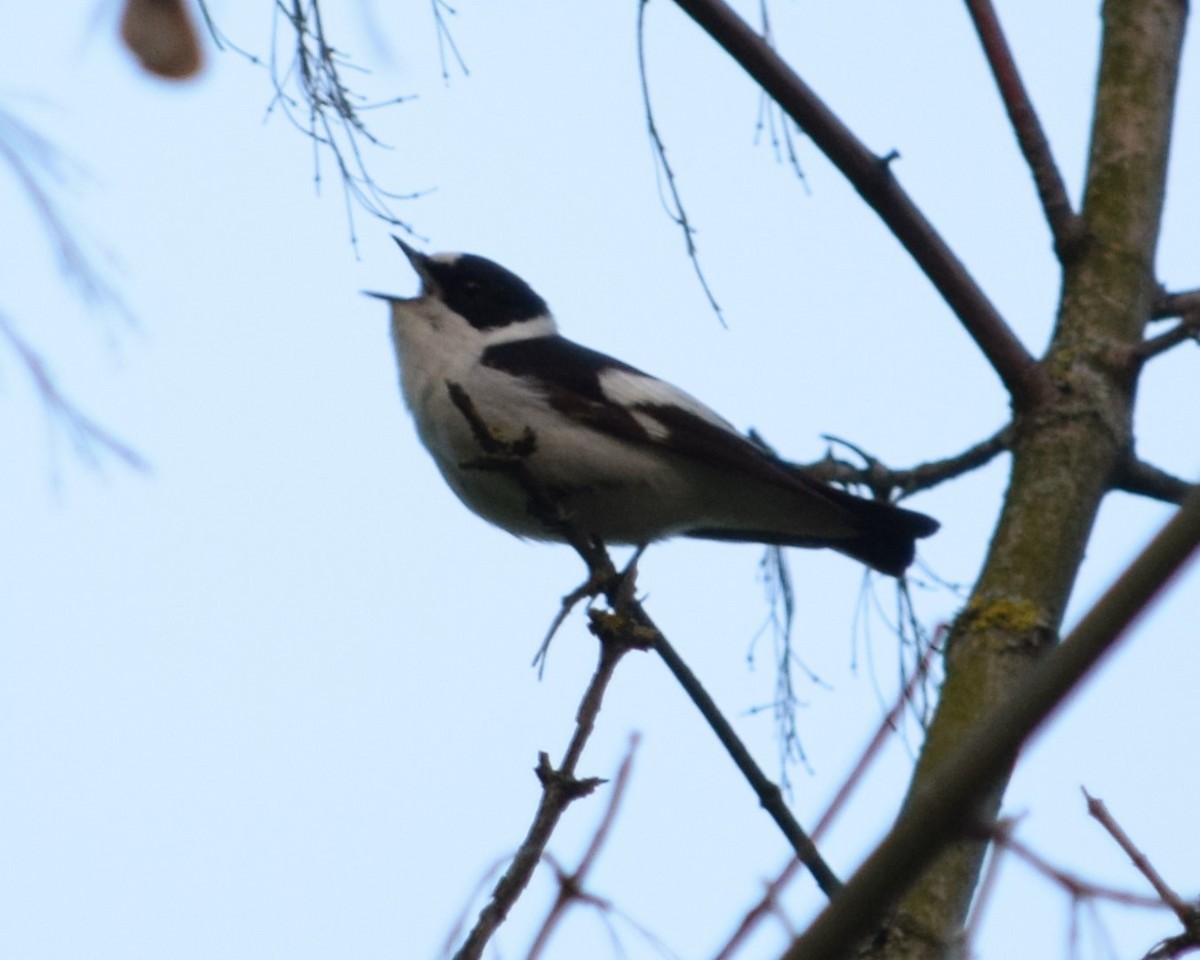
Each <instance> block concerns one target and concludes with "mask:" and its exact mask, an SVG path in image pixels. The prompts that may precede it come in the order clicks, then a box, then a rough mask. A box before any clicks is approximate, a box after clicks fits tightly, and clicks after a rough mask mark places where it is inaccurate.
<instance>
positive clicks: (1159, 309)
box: [1150, 289, 1200, 320]
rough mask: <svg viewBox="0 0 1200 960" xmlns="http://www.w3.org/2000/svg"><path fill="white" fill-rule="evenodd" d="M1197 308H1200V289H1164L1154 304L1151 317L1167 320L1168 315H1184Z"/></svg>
mask: <svg viewBox="0 0 1200 960" xmlns="http://www.w3.org/2000/svg"><path fill="white" fill-rule="evenodd" d="M1196 310H1200V289H1196V290H1183V291H1180V292H1179V293H1167V292H1165V291H1164V292H1163V294H1162V296H1160V297H1159V298H1158V302H1157V303H1156V304H1155V305H1154V311H1153V312H1152V313H1151V314H1150V319H1152V320H1166V319H1167V318H1168V317H1182V316H1183V315H1184V314H1187V313H1191V312H1193V311H1196Z"/></svg>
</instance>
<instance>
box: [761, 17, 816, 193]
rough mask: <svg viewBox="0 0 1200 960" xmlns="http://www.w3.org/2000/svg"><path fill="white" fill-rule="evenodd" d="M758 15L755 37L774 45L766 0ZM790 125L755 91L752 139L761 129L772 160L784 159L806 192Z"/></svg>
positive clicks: (782, 113) (804, 180)
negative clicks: (757, 98) (756, 103)
mask: <svg viewBox="0 0 1200 960" xmlns="http://www.w3.org/2000/svg"><path fill="white" fill-rule="evenodd" d="M758 16H759V20H760V21H761V23H762V29H761V30H760V31H759V36H761V37H762V38H763V41H764V42H765V43H768V44H770V45H771V46H772V47H774V46H775V35H774V32H773V31H772V30H771V14H770V10H769V7H768V4H767V0H759V4H758ZM793 127H794V124H793V123H792V122H791V121H790V120H789V119H788V117H787V115H786V114H785V113H784V112H783V110H782V108H781V107H780V106H779V104H777V103H776V102H775V101H774V100H772V99H771V98H770V97H769V96H767V93H766V91H765V90H760V91H759V102H758V121H757V123H756V124H755V127H754V142H755V143H758V141H759V139H760V138H761V137H762V134H763V131H764V130H765V131H766V132H767V135H768V136H769V137H770V142H771V150H772V152H773V153H774V154H775V159H776V161H779V162H784V161H786V163H787V165H788V166H789V167H791V168H792V172H793V173H794V174H795V175H796V179H797V180H799V181H800V184H801V186H803V187H804V190H805V192H806V193H807V192H808V178H807V177H805V176H804V170H803V169H802V168H801V166H800V155H799V153H797V151H796V138H795V136H794V134H793V133H792V130H793Z"/></svg>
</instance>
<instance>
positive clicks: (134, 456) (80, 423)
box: [0, 313, 149, 470]
mask: <svg viewBox="0 0 1200 960" xmlns="http://www.w3.org/2000/svg"><path fill="white" fill-rule="evenodd" d="M0 336H3V338H4V339H5V340H7V341H8V343H9V346H10V347H12V349H13V352H14V353H16V355H17V356H18V357H19V358H20V359H21V363H22V364H23V365H24V367H25V370H26V372H27V373H28V374H29V377H30V379H31V380H32V381H33V384H34V387H35V389H36V390H37V394H38V396H39V397H40V398H41V401H42V406H43V407H45V409H46V414H47V416H48V417H49V420H50V423H51V425H52V426H59V427H61V428H62V429H63V430H64V431H65V433H66V435H67V438H68V439H69V440H70V442H71V446H72V447H74V448H75V452H76V454H78V456H79V457H80V459H82V460H83V461H84V462H85V463H87V464H88V466H90V467H93V468H95V467H99V466H100V455H101V454H103V453H107V454H110V455H111V456H114V457H116V458H117V459H118V460H120V461H122V462H123V463H124V464H125V465H126V466H127V467H132V468H133V469H134V470H148V469H149V465H148V464H147V463H146V461H145V460H143V459H142V457H141V456H140V455H139V454H138V452H137V451H136V450H134V449H133V448H132V447H130V446H129V445H128V444H126V443H125V442H124V441H122V440H120V439H118V438H117V437H116V436H114V435H113V434H112V433H110V432H109V431H108V430H106V429H105V428H104V427H102V426H101V425H100V424H98V423H97V422H96V421H95V420H93V419H92V418H91V417H89V416H88V415H87V414H86V413H84V412H83V411H82V410H81V409H80V408H79V407H78V406H77V405H76V404H75V403H74V402H73V401H72V400H71V399H70V398H69V397H68V396H67V395H66V394H64V393H63V392H62V390H61V389H60V388H59V386H58V381H57V380H56V379H55V377H54V374H53V373H52V372H51V371H50V367H49V366H48V365H47V363H46V360H45V358H43V357H42V356H41V354H39V353H38V352H37V351H36V350H34V348H33V347H32V346H31V345H30V344H29V343H28V342H27V341H26V340H25V339H24V338H23V337H22V336H21V335H20V334H19V333H18V332H17V331H16V330H15V329H14V328H13V325H12V323H11V321H10V320H9V319H8V317H6V316H5V315H4V314H3V313H0Z"/></svg>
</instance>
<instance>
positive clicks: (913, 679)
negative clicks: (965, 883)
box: [714, 628, 945, 960]
mask: <svg viewBox="0 0 1200 960" xmlns="http://www.w3.org/2000/svg"><path fill="white" fill-rule="evenodd" d="M944 632H945V630H944V628H941V629H939V630H937V631H936V632H935V633H934V636H933V638H932V639H931V641H930V642H929V644H928V645H927V646H926V648H925V650H924V651H923V652H922V654H921V658H920V660H919V662H918V665H917V669H916V670H914V671H913V674H912V676H910V677H909V678H908V683H907V684H905V686H904V689H903V690H901V691H900V694H899V695H898V696H897V698H896V701H895V702H894V703H893V704H892V708H891V709H890V710H889V711H888V712H887V714H886V715H885V716H884V717H883V719H882V720H881V721H880V722H879V726H878V727H876V729H875V733H874V734H873V735H872V736H871V739H870V740H869V741H868V742H867V745H866V747H864V748H863V751H862V753H861V754H860V755H859V758H858V760H857V761H856V762H855V764H854V767H853V769H852V770H851V771H850V773H849V775H847V777H846V779H845V780H843V781H842V784H841V786H840V787H838V789H837V791H836V792H835V793H834V795H833V799H831V800H830V801H829V803H827V804H826V805H825V811H824V813H822V814H821V816H820V818H819V819H818V820H817V825H816V826H815V827H813V831H812V839H813V843H818V842H819V841H820V840H821V838H822V837H824V836H825V833H826V832H827V831H828V830H829V828H830V827H832V826H833V823H834V821H835V820H836V819H837V817H838V815H839V814H840V813H841V812H842V811H843V810H844V809H845V808H846V805H847V803H849V801H850V797H851V796H852V795H853V794H854V791H855V790H856V789H857V788H858V787H859V785H860V784H861V783H862V782H863V779H864V778H865V777H866V774H867V771H868V770H869V769H870V768H871V765H872V764H873V763H874V762H875V760H876V759H877V758H878V757H879V754H880V752H881V751H882V750H883V747H884V745H885V744H886V743H887V740H888V737H890V736H891V735H892V734H894V733H895V732H896V728H897V726H898V725H899V723H900V718H901V716H903V714H904V709H905V706H906V705H907V704H908V702H909V699H910V698H911V697H912V695H913V693H914V691H915V690H916V686H917V684H918V683H919V682H920V681H921V679H922V678H923V677H924V676H925V675H926V674H927V672H928V670H929V666H930V664H931V663H932V661H933V657H934V654H935V653H937V652H939V651H940V650H941V639H942V636H943V634H944ZM801 866H803V864H802V863H801V862H800V861H799V860H798V859H796V858H793V859H792V860H790V861H788V864H787V866H786V867H784V868H783V870H782V871H780V873H779V875H778V876H777V877H776V878H775V879H774V880H772V881H771V882H770V883H769V884H767V888H766V890H765V891H764V892H763V895H762V897H761V898H760V899H759V901H758V902H757V903H756V904H755V905H754V906H753V907H751V908H750V909H749V910H747V911H746V913H745V915H744V916H743V917H742V920H741V922H740V923H739V924H738V927H737V929H736V930H734V932H733V933H732V934H731V935H730V937H729V939H728V940H727V941H725V945H724V946H723V947H722V948H721V951H720V952H719V953H718V954H717V955H716V957H715V958H714V960H732V958H733V956H734V954H735V953H736V952H737V951H738V950H739V949H740V948H741V945H742V944H743V943H744V942H745V941H746V940H747V939H748V938H749V936H750V934H751V933H753V931H754V928H755V927H756V926H757V925H758V923H759V922H760V921H762V920H763V919H765V918H766V917H768V916H770V915H771V914H772V913H774V912H775V910H776V904H777V903H778V902H779V897H780V896H781V895H782V893H783V891H784V889H785V888H786V887H787V885H788V884H789V883H791V882H792V880H793V879H794V878H795V876H796V874H797V873H798V872H799V871H800V867H801Z"/></svg>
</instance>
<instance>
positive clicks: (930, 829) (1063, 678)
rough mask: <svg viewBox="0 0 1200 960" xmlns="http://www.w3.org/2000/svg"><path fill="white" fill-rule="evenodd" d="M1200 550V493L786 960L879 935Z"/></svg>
mask: <svg viewBox="0 0 1200 960" xmlns="http://www.w3.org/2000/svg"><path fill="white" fill-rule="evenodd" d="M1198 544H1200V489H1197V490H1194V491H1193V492H1192V493H1191V494H1190V495H1189V496H1188V498H1187V500H1186V501H1184V504H1183V507H1181V508H1180V510H1179V511H1178V512H1177V513H1176V514H1175V516H1174V517H1172V519H1171V520H1170V521H1169V522H1168V523H1167V524H1166V526H1164V527H1163V529H1162V530H1161V531H1160V532H1159V533H1158V535H1157V536H1156V537H1154V539H1153V540H1152V541H1151V542H1150V544H1149V545H1148V546H1147V547H1146V548H1145V549H1144V550H1143V551H1142V552H1141V553H1140V554H1139V555H1138V557H1137V559H1136V560H1134V562H1133V563H1132V564H1131V565H1130V566H1129V567H1128V569H1126V571H1125V572H1124V573H1123V574H1122V575H1121V576H1120V577H1119V578H1118V579H1117V581H1116V582H1115V583H1114V584H1113V585H1112V586H1111V587H1110V588H1109V589H1108V591H1106V592H1105V594H1104V596H1102V597H1101V598H1100V600H1099V601H1098V602H1097V603H1096V604H1095V605H1094V606H1093V607H1092V608H1091V610H1089V611H1088V613H1087V614H1086V615H1085V616H1084V617H1083V619H1082V620H1081V621H1080V622H1079V624H1078V626H1076V627H1075V629H1074V630H1073V631H1072V632H1071V635H1070V636H1069V637H1068V638H1067V639H1066V640H1065V641H1063V643H1062V644H1060V645H1059V646H1057V647H1055V648H1053V649H1051V650H1049V651H1048V652H1047V653H1046V654H1044V655H1043V657H1042V659H1041V661H1040V663H1039V664H1038V665H1037V666H1036V667H1035V668H1034V669H1033V672H1032V673H1031V674H1030V675H1029V677H1028V678H1027V679H1026V681H1025V682H1024V683H1023V685H1022V686H1021V688H1020V689H1019V690H1018V691H1017V693H1016V695H1014V696H1013V697H1011V698H1009V699H1008V700H1007V701H1005V702H1004V704H1003V705H1002V706H1001V707H999V708H998V709H996V710H995V711H994V713H993V714H992V715H991V716H989V717H986V718H984V720H983V721H982V722H980V723H978V724H976V725H975V727H973V732H969V733H968V734H967V736H965V737H964V738H963V740H962V742H961V743H960V744H959V745H958V747H957V748H956V749H955V750H954V751H953V753H952V754H950V755H949V756H948V757H946V759H945V760H944V761H943V762H942V763H941V764H940V765H939V767H938V770H937V772H936V773H935V775H934V779H933V780H932V781H931V782H930V783H929V784H928V785H927V786H926V787H925V788H924V789H922V790H921V791H920V793H918V794H914V795H913V796H911V797H910V798H909V803H908V804H907V806H906V807H905V809H904V811H903V812H902V813H901V814H900V816H899V818H898V819H897V821H896V824H895V825H894V826H893V827H892V829H891V831H890V832H889V833H888V835H887V837H885V838H884V840H883V842H882V843H881V844H880V845H879V846H878V847H877V848H876V849H875V851H874V853H872V854H871V855H870V856H869V857H868V858H867V860H866V862H865V863H864V864H863V865H862V867H860V868H859V870H858V872H857V873H856V874H855V876H854V877H853V878H851V880H850V881H849V882H848V883H847V884H846V886H845V888H844V889H843V891H842V893H841V895H840V896H839V897H838V898H837V899H836V900H835V901H834V902H833V903H832V904H830V905H829V906H828V907H827V908H826V909H825V910H824V911H823V912H822V913H821V915H820V916H819V917H817V919H816V921H815V922H814V923H813V924H812V926H811V927H809V929H808V931H807V932H806V933H805V934H804V935H803V936H802V937H800V938H799V939H798V940H796V941H795V942H793V944H792V946H791V947H790V948H789V949H788V951H787V953H785V954H784V957H785V958H786V960H800V958H804V960H834V958H838V957H843V956H845V955H846V954H847V953H848V952H849V951H850V950H851V949H852V947H853V946H854V944H855V943H856V942H858V941H859V940H860V939H861V938H862V937H864V936H869V935H870V933H871V932H872V931H873V930H875V929H876V928H877V926H878V924H879V922H880V921H881V920H882V918H883V916H884V914H885V912H886V911H887V909H888V907H889V906H890V905H891V904H892V903H893V902H894V901H895V899H896V898H898V897H900V896H902V895H903V892H904V891H905V890H906V889H907V887H908V885H909V884H910V883H912V882H913V881H914V880H915V879H916V878H917V877H918V876H920V874H921V872H922V871H923V870H924V869H925V868H926V867H927V866H928V865H929V863H930V862H931V861H932V860H933V859H934V858H935V857H936V856H937V855H938V854H939V853H940V852H941V851H942V850H943V849H945V847H946V846H947V845H949V844H950V843H952V842H954V841H955V840H956V839H958V838H959V837H960V836H961V835H962V833H963V831H964V830H966V829H967V828H968V827H969V826H970V825H971V818H972V815H973V811H974V810H975V808H976V803H977V802H978V798H979V797H980V796H981V795H982V794H983V792H984V791H986V789H987V788H988V786H989V785H990V784H992V783H994V782H995V778H996V776H998V775H999V774H1000V772H1001V771H1004V770H1007V769H1009V768H1010V767H1011V765H1012V763H1013V761H1014V759H1015V757H1016V754H1017V751H1018V750H1019V749H1020V747H1021V746H1022V745H1023V744H1024V743H1025V742H1026V741H1027V740H1028V739H1029V737H1030V736H1032V735H1033V733H1034V732H1035V731H1036V730H1037V729H1038V728H1039V727H1040V726H1041V725H1042V724H1043V723H1044V722H1045V721H1046V719H1047V718H1048V717H1049V716H1050V715H1051V714H1052V713H1053V712H1055V710H1057V709H1058V708H1059V707H1061V706H1062V704H1063V703H1064V702H1065V700H1066V699H1067V697H1068V695H1069V694H1070V693H1071V692H1072V691H1073V690H1074V689H1075V688H1076V687H1077V686H1078V685H1079V683H1080V682H1081V681H1082V680H1083V678H1084V677H1085V676H1087V675H1088V674H1089V673H1090V672H1091V670H1092V669H1093V668H1094V667H1095V666H1096V664H1097V663H1098V661H1099V660H1100V659H1101V658H1102V657H1103V656H1104V655H1105V654H1106V653H1107V652H1108V651H1109V650H1110V649H1111V648H1112V647H1113V646H1115V644H1116V642H1117V641H1118V640H1119V639H1120V638H1121V637H1122V636H1124V635H1125V633H1126V631H1127V629H1128V627H1129V626H1130V625H1131V624H1132V623H1133V622H1134V621H1135V620H1136V619H1137V618H1138V617H1139V616H1140V615H1141V614H1142V613H1144V612H1145V611H1146V610H1147V609H1149V607H1150V606H1151V604H1152V603H1153V601H1154V599H1155V598H1156V597H1157V596H1158V595H1159V594H1160V593H1161V592H1162V590H1163V589H1164V587H1165V586H1166V585H1167V583H1168V582H1169V581H1170V580H1171V579H1172V578H1173V577H1174V576H1175V575H1176V574H1178V572H1179V571H1180V569H1181V568H1182V567H1183V566H1184V564H1185V563H1186V562H1187V561H1188V560H1189V558H1190V557H1191V556H1192V555H1193V553H1194V552H1195V551H1196V548H1197V545H1198Z"/></svg>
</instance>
